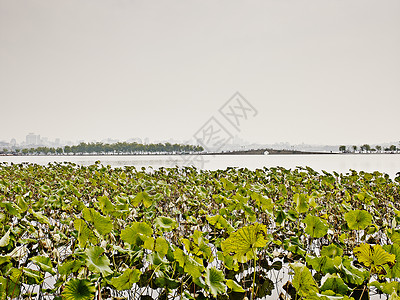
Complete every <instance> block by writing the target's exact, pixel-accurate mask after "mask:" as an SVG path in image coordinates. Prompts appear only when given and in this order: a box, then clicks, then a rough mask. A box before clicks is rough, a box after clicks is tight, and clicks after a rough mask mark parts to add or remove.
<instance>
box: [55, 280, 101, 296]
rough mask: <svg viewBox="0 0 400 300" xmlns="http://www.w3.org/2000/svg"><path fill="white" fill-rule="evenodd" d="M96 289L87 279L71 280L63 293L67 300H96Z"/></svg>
mask: <svg viewBox="0 0 400 300" xmlns="http://www.w3.org/2000/svg"><path fill="white" fill-rule="evenodd" d="M95 291H96V288H95V286H94V284H93V283H91V282H90V281H89V280H86V279H71V280H70V281H68V282H67V283H66V284H65V287H64V290H63V292H62V293H61V295H62V297H63V299H65V300H91V299H94V293H95Z"/></svg>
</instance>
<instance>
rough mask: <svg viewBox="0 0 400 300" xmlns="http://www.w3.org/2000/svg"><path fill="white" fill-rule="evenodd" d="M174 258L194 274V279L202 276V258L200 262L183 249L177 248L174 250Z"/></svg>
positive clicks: (186, 270)
mask: <svg viewBox="0 0 400 300" xmlns="http://www.w3.org/2000/svg"><path fill="white" fill-rule="evenodd" d="M174 258H175V260H176V261H177V262H178V264H179V265H180V266H181V267H182V268H184V271H185V272H186V273H188V274H189V275H190V276H192V277H193V278H194V279H196V278H198V277H200V276H201V273H202V272H203V270H204V267H203V265H202V260H201V259H199V260H200V262H198V261H196V260H195V259H194V258H192V257H190V256H189V255H186V254H185V253H184V252H183V250H182V249H179V248H176V249H175V251H174Z"/></svg>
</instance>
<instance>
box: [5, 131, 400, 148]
mask: <svg viewBox="0 0 400 300" xmlns="http://www.w3.org/2000/svg"><path fill="white" fill-rule="evenodd" d="M118 142H127V143H133V142H136V143H139V144H153V143H154V144H157V143H167V142H168V143H171V144H190V145H200V144H199V143H196V141H195V140H193V139H192V140H189V141H181V140H175V139H173V138H169V139H166V140H150V139H149V138H148V137H145V138H140V137H132V138H130V139H126V140H119V139H113V138H110V137H109V138H106V139H102V140H94V139H92V140H76V141H66V140H63V139H61V138H56V139H54V140H51V139H49V138H48V137H45V136H41V135H40V134H35V133H33V132H30V133H28V134H27V135H26V136H25V140H22V141H20V142H18V141H17V140H16V139H15V138H12V139H11V140H10V141H5V140H1V139H0V150H2V149H20V148H35V147H41V146H45V147H54V148H58V147H64V146H67V145H69V146H72V145H78V144H80V143H103V144H115V143H118ZM365 144H367V145H369V146H370V147H371V149H375V148H376V147H378V148H380V147H381V148H382V150H383V149H385V148H389V147H390V146H392V147H393V146H396V147H397V149H400V141H386V142H383V143H371V142H368V141H365V142H363V143H350V144H307V143H298V144H293V143H290V142H283V141H282V142H277V143H256V142H251V141H246V140H243V139H242V138H240V137H239V136H234V137H233V139H232V140H231V142H230V143H227V144H226V145H225V146H224V147H223V148H222V149H218V148H213V149H209V150H211V151H215V150H224V151H226V150H229V151H232V150H249V149H260V148H271V149H286V150H301V151H327V152H329V151H338V149H339V147H341V146H346V149H347V150H350V151H354V149H353V148H354V146H357V148H358V149H359V148H360V147H361V146H363V145H365ZM376 149H377V148H376ZM205 150H207V148H205Z"/></svg>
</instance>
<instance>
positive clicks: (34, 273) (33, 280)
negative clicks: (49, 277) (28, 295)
mask: <svg viewBox="0 0 400 300" xmlns="http://www.w3.org/2000/svg"><path fill="white" fill-rule="evenodd" d="M22 273H23V276H24V277H25V280H24V283H27V284H31V285H36V284H41V283H42V282H43V279H44V275H43V274H42V273H41V272H40V271H38V270H32V269H30V268H22Z"/></svg>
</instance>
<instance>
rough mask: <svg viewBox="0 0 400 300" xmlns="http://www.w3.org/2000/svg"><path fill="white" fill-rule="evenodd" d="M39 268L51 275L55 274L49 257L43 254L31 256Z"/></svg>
mask: <svg viewBox="0 0 400 300" xmlns="http://www.w3.org/2000/svg"><path fill="white" fill-rule="evenodd" d="M31 261H33V262H34V263H35V264H36V265H37V266H38V267H39V268H40V269H42V270H43V271H45V272H49V273H50V274H51V275H55V274H56V272H55V271H54V269H53V264H52V263H51V259H50V258H49V257H45V256H34V257H32V258H31Z"/></svg>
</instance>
